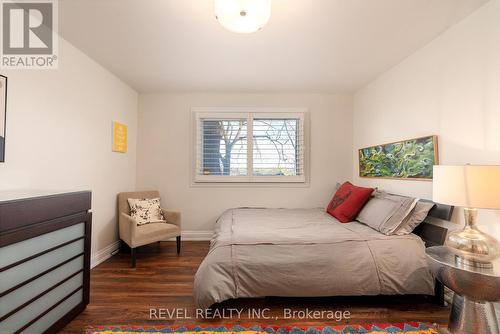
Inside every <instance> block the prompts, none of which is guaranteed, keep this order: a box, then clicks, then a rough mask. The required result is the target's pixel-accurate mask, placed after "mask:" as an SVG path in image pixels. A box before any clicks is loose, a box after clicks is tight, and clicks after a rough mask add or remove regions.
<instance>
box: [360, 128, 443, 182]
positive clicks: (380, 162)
mask: <svg viewBox="0 0 500 334" xmlns="http://www.w3.org/2000/svg"><path fill="white" fill-rule="evenodd" d="M437 164H439V161H438V146H437V137H436V136H428V137H422V138H415V139H409V140H404V141H399V142H394V143H389V144H384V145H378V146H372V147H366V148H362V149H360V150H359V176H361V177H379V178H391V179H414V180H432V166H434V165H437Z"/></svg>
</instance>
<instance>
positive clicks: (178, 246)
mask: <svg viewBox="0 0 500 334" xmlns="http://www.w3.org/2000/svg"><path fill="white" fill-rule="evenodd" d="M175 239H176V242H177V254H180V253H181V236H178V237H176V238H175Z"/></svg>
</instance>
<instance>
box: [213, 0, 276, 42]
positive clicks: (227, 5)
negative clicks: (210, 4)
mask: <svg viewBox="0 0 500 334" xmlns="http://www.w3.org/2000/svg"><path fill="white" fill-rule="evenodd" d="M214 9H215V17H216V18H217V21H219V23H220V24H221V25H222V26H223V27H224V28H226V29H228V30H230V31H233V32H237V33H242V34H248V33H252V32H256V31H257V30H259V29H261V28H262V27H264V26H265V25H266V24H267V22H269V19H270V18H271V0H214Z"/></svg>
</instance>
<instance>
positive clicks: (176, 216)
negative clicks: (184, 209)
mask: <svg viewBox="0 0 500 334" xmlns="http://www.w3.org/2000/svg"><path fill="white" fill-rule="evenodd" d="M161 211H162V212H163V216H164V217H165V219H166V220H167V223H170V224H174V225H176V226H178V227H179V228H180V227H181V213H180V212H178V211H169V210H165V209H162V210H161Z"/></svg>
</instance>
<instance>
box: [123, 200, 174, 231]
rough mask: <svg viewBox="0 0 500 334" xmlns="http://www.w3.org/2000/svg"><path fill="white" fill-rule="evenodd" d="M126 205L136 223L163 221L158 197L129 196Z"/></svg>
mask: <svg viewBox="0 0 500 334" xmlns="http://www.w3.org/2000/svg"><path fill="white" fill-rule="evenodd" d="M128 205H129V206H130V216H131V217H132V218H134V219H135V221H136V222H137V225H144V224H149V223H164V222H165V218H164V217H163V212H162V211H161V208H160V199H159V198H143V199H137V198H129V199H128Z"/></svg>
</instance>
